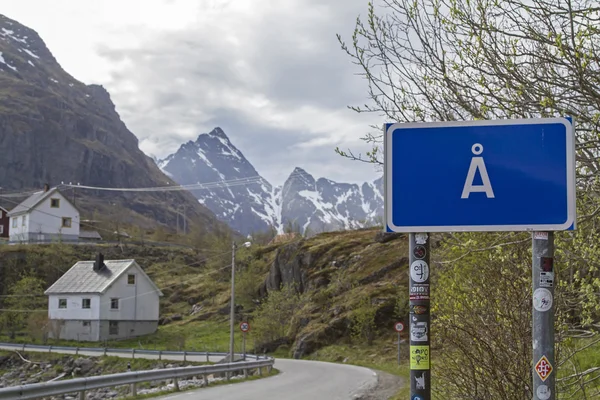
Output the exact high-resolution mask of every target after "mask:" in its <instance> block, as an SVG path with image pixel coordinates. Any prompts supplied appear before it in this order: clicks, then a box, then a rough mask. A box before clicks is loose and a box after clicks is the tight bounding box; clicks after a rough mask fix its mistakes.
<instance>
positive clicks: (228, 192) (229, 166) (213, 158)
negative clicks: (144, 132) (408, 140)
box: [155, 128, 383, 234]
mask: <svg viewBox="0 0 600 400" xmlns="http://www.w3.org/2000/svg"><path fill="white" fill-rule="evenodd" d="M155 162H156V163H157V165H158V167H159V168H160V169H161V170H162V171H163V172H164V173H165V174H167V175H168V176H169V177H171V178H172V179H174V180H175V181H176V182H178V183H179V184H181V185H197V186H196V187H197V189H196V187H194V189H192V190H191V191H192V193H193V194H194V195H195V196H196V198H197V199H198V201H199V202H200V203H201V204H203V205H205V206H206V207H208V208H209V209H210V210H211V211H212V212H213V213H215V215H216V216H217V218H219V219H221V220H222V221H224V222H226V223H227V224H229V226H231V227H232V228H234V229H236V230H238V231H239V232H241V233H243V234H251V233H253V232H262V231H267V230H274V231H276V232H278V233H283V232H284V231H285V230H288V229H295V230H299V231H301V232H303V233H306V232H314V233H317V232H323V231H331V230H337V229H353V228H359V227H364V226H369V225H374V224H377V223H378V222H379V221H380V220H381V216H382V215H383V180H382V178H379V179H377V180H375V181H373V182H365V183H363V184H362V185H358V184H349V183H338V182H334V181H332V180H329V179H325V178H319V179H318V180H315V178H314V177H313V176H312V175H311V174H309V173H308V172H306V171H305V170H303V169H302V168H299V167H297V168H295V169H294V170H293V171H292V173H291V174H290V176H289V177H288V179H287V180H286V182H285V183H284V184H283V185H282V186H273V185H272V184H271V183H269V182H268V181H267V180H265V179H264V178H263V177H262V176H260V174H259V173H258V172H257V171H256V169H255V168H254V167H253V166H252V164H251V163H250V162H249V161H248V160H247V159H246V158H245V157H244V155H243V154H242V152H241V151H240V150H239V149H237V148H236V147H235V146H234V145H233V144H232V143H231V141H230V140H229V138H228V137H227V136H226V135H225V132H223V130H222V129H220V128H215V129H213V130H212V131H211V132H210V133H205V134H201V135H200V136H198V139H197V140H196V141H195V142H192V141H189V142H187V143H184V144H182V145H181V146H180V148H179V149H178V150H177V152H175V153H173V154H171V155H169V156H168V157H166V158H165V159H163V160H157V159H155Z"/></svg>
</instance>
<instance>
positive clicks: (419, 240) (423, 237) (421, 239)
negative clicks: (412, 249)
mask: <svg viewBox="0 0 600 400" xmlns="http://www.w3.org/2000/svg"><path fill="white" fill-rule="evenodd" d="M415 243H416V244H425V243H427V234H426V233H416V234H415Z"/></svg>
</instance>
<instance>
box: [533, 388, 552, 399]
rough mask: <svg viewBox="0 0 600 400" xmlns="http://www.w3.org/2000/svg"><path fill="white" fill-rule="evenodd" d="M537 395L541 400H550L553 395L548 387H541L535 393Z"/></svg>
mask: <svg viewBox="0 0 600 400" xmlns="http://www.w3.org/2000/svg"><path fill="white" fill-rule="evenodd" d="M535 394H536V395H537V398H538V399H539V400H548V399H549V398H550V396H551V395H552V390H550V388H549V387H548V386H546V385H540V386H538V388H537V390H536V391H535Z"/></svg>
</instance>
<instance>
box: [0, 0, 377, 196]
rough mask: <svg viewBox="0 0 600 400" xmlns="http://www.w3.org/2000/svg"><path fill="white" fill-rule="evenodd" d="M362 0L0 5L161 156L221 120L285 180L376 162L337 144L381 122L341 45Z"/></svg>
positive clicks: (249, 153)
mask: <svg viewBox="0 0 600 400" xmlns="http://www.w3.org/2000/svg"><path fill="white" fill-rule="evenodd" d="M367 3H368V1H367V0H279V1H271V0H102V1H100V0H85V1H82V0H52V1H48V0H19V1H11V2H3V4H2V10H1V11H0V12H1V13H3V14H5V15H6V16H7V17H9V18H13V19H15V20H17V21H19V22H21V23H23V24H25V25H27V26H29V27H30V28H32V29H34V30H36V31H37V32H38V33H39V34H40V35H41V37H42V39H44V41H45V42H46V44H47V45H48V47H49V48H50V51H52V53H53V54H54V55H55V57H56V58H57V59H58V61H59V63H60V64H61V65H62V66H63V68H64V69H65V70H67V72H69V73H70V74H71V75H73V76H74V77H75V78H76V79H79V80H81V81H83V82H85V83H87V84H90V83H99V84H102V85H104V86H105V87H106V88H107V89H108V91H109V92H110V93H111V96H112V99H113V101H114V102H115V104H116V107H117V111H118V112H119V113H120V114H121V117H122V118H123V120H124V122H125V123H126V124H127V126H128V127H129V129H130V130H131V131H132V132H133V133H134V134H135V135H136V136H137V137H138V138H139V140H140V148H141V149H142V150H143V151H145V152H146V153H147V154H152V155H155V156H157V157H159V158H163V157H165V156H167V155H168V154H170V153H172V152H174V151H176V150H177V148H178V147H179V145H181V144H182V143H183V142H185V141H188V140H195V139H196V137H197V136H198V135H199V134H200V133H205V132H209V131H210V130H212V129H213V128H214V127H216V126H220V127H221V128H223V130H224V131H225V133H226V134H227V135H228V136H229V137H230V139H231V140H232V142H233V143H234V144H235V145H236V146H237V147H238V148H239V149H240V150H241V151H242V152H243V153H244V155H245V156H246V158H248V160H249V161H250V162H251V163H252V164H253V165H254V166H255V167H256V169H257V170H258V172H259V173H260V174H261V175H263V176H264V177H265V178H267V179H268V180H269V181H271V182H272V183H274V184H281V183H283V181H284V180H285V178H286V177H287V176H288V175H289V174H290V173H291V172H292V170H293V169H294V167H295V166H300V167H302V168H304V169H306V170H307V171H308V172H309V173H312V174H313V175H314V176H315V177H321V176H324V177H327V178H330V179H333V180H336V181H345V182H360V181H364V180H372V179H375V178H376V177H377V176H379V174H380V172H379V171H378V170H376V169H375V168H374V167H373V166H371V165H367V164H363V163H359V162H353V161H349V160H345V159H343V158H342V157H340V156H338V155H337V154H335V152H334V149H335V147H336V146H338V145H339V146H340V147H342V148H348V147H350V148H352V149H353V150H356V151H360V152H364V151H365V150H367V147H366V145H365V144H364V142H362V141H361V140H359V138H360V137H362V136H363V135H364V133H365V132H369V131H372V130H371V129H370V128H369V124H377V125H381V124H382V123H383V122H384V121H383V120H380V119H379V117H377V116H364V115H359V114H356V113H355V112H353V111H351V110H349V109H347V108H346V106H347V105H362V104H364V103H365V102H366V101H367V99H366V82H365V81H364V80H363V79H362V78H361V77H359V76H357V75H355V73H356V72H358V70H357V69H356V67H355V66H354V65H353V64H352V63H351V61H350V59H349V58H348V56H347V55H346V54H344V53H343V51H342V50H341V49H340V46H339V43H338V42H337V39H336V36H335V35H336V33H340V34H342V35H343V37H344V38H346V40H347V41H351V38H350V35H351V33H352V30H353V28H354V23H355V20H356V17H357V16H358V15H359V14H360V15H365V14H366V11H367Z"/></svg>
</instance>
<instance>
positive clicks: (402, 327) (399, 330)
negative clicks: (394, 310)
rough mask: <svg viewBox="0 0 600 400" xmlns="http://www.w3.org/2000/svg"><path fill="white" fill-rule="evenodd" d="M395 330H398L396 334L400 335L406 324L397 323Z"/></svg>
mask: <svg viewBox="0 0 600 400" xmlns="http://www.w3.org/2000/svg"><path fill="white" fill-rule="evenodd" d="M394 329H395V330H396V332H398V333H400V332H402V331H403V330H404V324H403V323H402V322H396V325H394Z"/></svg>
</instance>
